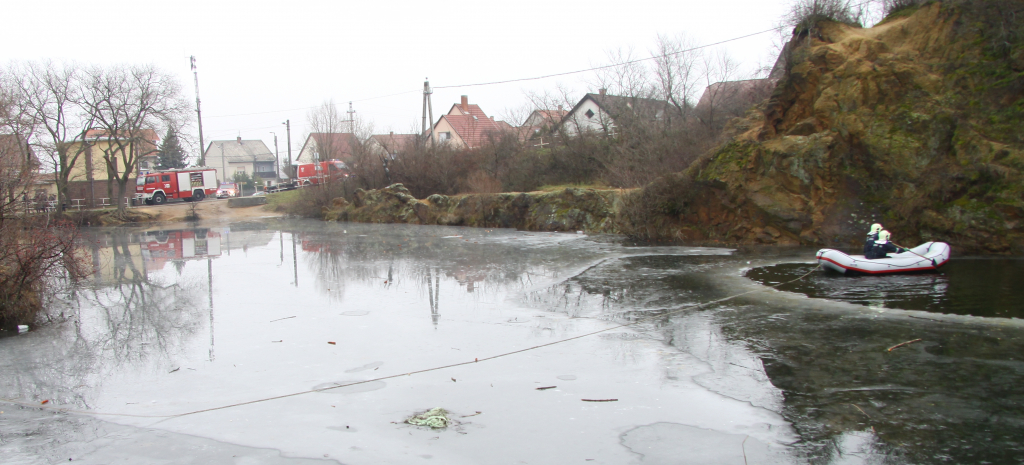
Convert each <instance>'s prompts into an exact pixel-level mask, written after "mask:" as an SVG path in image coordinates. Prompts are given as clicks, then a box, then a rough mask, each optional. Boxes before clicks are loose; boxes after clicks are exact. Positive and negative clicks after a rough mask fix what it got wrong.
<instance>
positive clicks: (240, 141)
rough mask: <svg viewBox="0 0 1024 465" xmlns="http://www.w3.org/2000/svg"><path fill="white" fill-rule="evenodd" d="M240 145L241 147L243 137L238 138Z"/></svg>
mask: <svg viewBox="0 0 1024 465" xmlns="http://www.w3.org/2000/svg"><path fill="white" fill-rule="evenodd" d="M238 144H239V145H241V144H242V136H238Z"/></svg>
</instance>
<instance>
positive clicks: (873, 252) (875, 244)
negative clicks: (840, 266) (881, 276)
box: [864, 241, 904, 259]
mask: <svg viewBox="0 0 1024 465" xmlns="http://www.w3.org/2000/svg"><path fill="white" fill-rule="evenodd" d="M870 242H871V248H870V249H868V250H867V251H866V252H864V258H870V259H875V258H886V255H885V254H887V253H903V251H904V249H902V248H900V247H896V246H895V245H893V243H892V242H889V241H884V242H882V241H870ZM866 247H867V244H865V248H866Z"/></svg>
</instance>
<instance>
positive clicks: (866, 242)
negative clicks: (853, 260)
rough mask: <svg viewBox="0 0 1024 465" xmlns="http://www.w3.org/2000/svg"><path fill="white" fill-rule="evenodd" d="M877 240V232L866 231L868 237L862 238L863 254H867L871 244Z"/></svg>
mask: <svg viewBox="0 0 1024 465" xmlns="http://www.w3.org/2000/svg"><path fill="white" fill-rule="evenodd" d="M877 240H878V233H876V232H874V233H868V238H867V239H865V240H864V256H865V257H867V256H868V251H869V250H871V246H872V245H873V244H874V243H875V241H877Z"/></svg>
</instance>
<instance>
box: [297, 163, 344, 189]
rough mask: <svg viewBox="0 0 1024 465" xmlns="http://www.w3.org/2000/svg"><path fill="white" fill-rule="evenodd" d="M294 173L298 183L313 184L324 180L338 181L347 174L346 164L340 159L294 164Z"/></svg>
mask: <svg viewBox="0 0 1024 465" xmlns="http://www.w3.org/2000/svg"><path fill="white" fill-rule="evenodd" d="M295 174H296V177H297V178H298V179H297V181H298V183H299V184H300V185H304V186H307V185H311V184H313V185H315V184H320V183H321V182H326V181H339V180H341V179H344V178H347V177H348V175H349V171H348V166H345V162H343V161H341V160H329V161H322V162H320V163H305V164H302V165H296V166H295Z"/></svg>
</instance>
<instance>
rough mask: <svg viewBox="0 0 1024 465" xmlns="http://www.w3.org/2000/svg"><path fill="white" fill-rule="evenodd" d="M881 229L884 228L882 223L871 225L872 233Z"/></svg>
mask: <svg viewBox="0 0 1024 465" xmlns="http://www.w3.org/2000/svg"><path fill="white" fill-rule="evenodd" d="M881 230H882V225H880V224H878V223H875V224H873V225H871V232H872V233H876V232H878V231H881Z"/></svg>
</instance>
